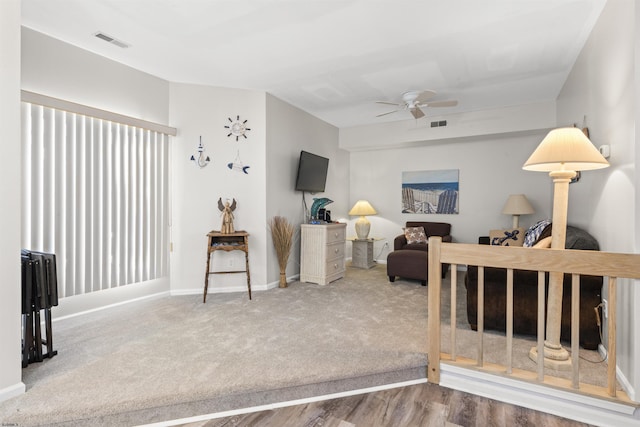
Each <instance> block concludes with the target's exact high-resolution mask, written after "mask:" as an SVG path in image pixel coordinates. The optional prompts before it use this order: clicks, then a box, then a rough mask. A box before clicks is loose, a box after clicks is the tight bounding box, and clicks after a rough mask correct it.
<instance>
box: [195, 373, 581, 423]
mask: <svg viewBox="0 0 640 427" xmlns="http://www.w3.org/2000/svg"><path fill="white" fill-rule="evenodd" d="M587 425H588V424H583V423H578V422H575V421H571V420H568V419H565V418H560V417H556V416H554V415H549V414H546V413H544V412H538V411H534V410H531V409H526V408H522V407H519V406H514V405H509V404H506V403H502V402H498V401H496V400H492V399H488V398H484V397H480V396H476V395H473V394H469V393H463V392H460V391H456V390H451V389H448V388H444V387H440V386H437V385H433V384H418V385H412V386H408V387H401V388H395V389H390V390H384V391H378V392H375V393H367V394H361V395H357V396H350V397H344V398H340V399H332V400H325V401H321V402H314V403H308V404H304V405H297V406H290V407H286V408H280V409H274V410H268V411H261V412H254V413H250V414H243V415H236V416H232V417H227V418H218V419H214V420H209V421H202V422H197V423H190V424H184V426H186V427H231V426H251V427H267V426H269V427H284V426H292V427H293V426H295V427H298V426H300V427H302V426H304V427H319V426H323V427H353V426H357V427H385V426H389V427H391V426H393V427H397V426H410V427H414V426H429V427H431V426H434V427H436V426H464V427H468V426H482V427H485V426H509V427H511V426H532V427H533V426H545V427H569V426H587Z"/></svg>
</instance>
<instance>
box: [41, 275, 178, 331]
mask: <svg viewBox="0 0 640 427" xmlns="http://www.w3.org/2000/svg"><path fill="white" fill-rule="evenodd" d="M168 294H169V278H168V277H163V278H161V279H154V280H148V281H146V282H141V283H132V284H130V285H126V286H120V287H117V288H111V289H104V290H102V291H96V292H90V293H88V294H82V295H74V296H72V297H67V298H60V301H59V303H58V306H56V307H53V309H52V310H51V314H52V320H53V321H54V322H55V321H58V320H62V319H69V318H71V317H75V316H81V315H83V314H87V313H92V312H94V311H100V310H104V309H107V308H111V307H117V306H119V305H122V304H129V303H131V302H134V301H140V300H144V299H148V298H158V297H161V296H163V295H168Z"/></svg>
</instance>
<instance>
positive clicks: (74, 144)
mask: <svg viewBox="0 0 640 427" xmlns="http://www.w3.org/2000/svg"><path fill="white" fill-rule="evenodd" d="M22 139H23V141H22V144H23V151H22V156H23V159H22V163H23V168H22V171H23V177H22V178H23V181H22V190H23V198H22V200H23V201H22V204H23V206H22V212H23V215H22V217H23V222H22V246H23V248H25V249H30V250H36V251H42V252H50V253H54V254H55V255H56V263H57V271H58V287H59V290H58V291H59V295H60V296H61V297H69V296H72V295H78V294H84V293H89V292H94V291H98V290H102V289H109V288H114V287H118V286H123V285H128V284H131V283H138V282H143V281H147V280H152V279H156V278H160V277H164V276H167V275H168V262H169V231H168V230H169V218H168V214H169V200H168V194H169V136H168V135H167V134H165V133H163V132H160V131H154V130H148V129H143V128H139V127H136V126H132V125H128V124H121V123H117V122H113V121H109V120H103V119H99V118H95V117H90V116H87V115H82V114H77V113H71V112H67V111H63V110H59V109H55V108H50V107H45V106H42V105H36V104H32V103H29V102H23V103H22Z"/></svg>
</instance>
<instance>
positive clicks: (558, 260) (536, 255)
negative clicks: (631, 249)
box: [427, 236, 640, 402]
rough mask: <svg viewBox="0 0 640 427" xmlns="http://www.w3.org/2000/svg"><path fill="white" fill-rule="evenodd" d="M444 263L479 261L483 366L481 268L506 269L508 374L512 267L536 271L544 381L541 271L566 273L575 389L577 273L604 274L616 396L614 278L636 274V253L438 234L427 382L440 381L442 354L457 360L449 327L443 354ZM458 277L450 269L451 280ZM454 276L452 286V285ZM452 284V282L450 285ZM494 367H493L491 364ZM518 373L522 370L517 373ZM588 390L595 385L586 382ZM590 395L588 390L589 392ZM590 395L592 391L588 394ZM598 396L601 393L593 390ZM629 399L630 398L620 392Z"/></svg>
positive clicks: (611, 388)
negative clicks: (449, 239) (448, 349)
mask: <svg viewBox="0 0 640 427" xmlns="http://www.w3.org/2000/svg"><path fill="white" fill-rule="evenodd" d="M442 264H451V265H452V268H456V266H457V265H458V264H466V265H475V266H478V312H477V333H478V358H477V360H476V363H477V366H478V367H480V369H482V367H483V365H484V362H483V348H482V346H483V339H482V337H483V335H484V334H483V317H484V315H483V309H484V301H483V300H484V290H483V286H484V268H485V267H496V268H504V269H507V327H506V338H507V346H506V347H507V352H508V353H507V357H506V361H507V362H506V363H507V366H506V367H504V368H505V370H504V371H503V372H506V374H507V375H510V374H511V373H512V366H511V365H512V361H511V354H509V353H510V352H511V351H512V334H513V271H514V270H530V271H537V272H538V343H537V349H538V351H537V353H538V370H537V378H538V381H539V382H543V381H544V383H546V382H547V379H546V376H545V374H544V366H543V363H542V358H543V336H544V332H543V331H544V312H545V303H546V301H545V297H544V295H545V273H546V272H558V273H569V274H571V275H572V280H571V289H572V292H571V299H572V304H571V306H572V312H571V319H572V327H571V353H572V358H573V360H572V362H573V366H574V370H573V375H572V378H571V381H570V383H569V384H570V386H569V387H568V389H574V390H575V389H579V388H580V383H579V373H578V355H579V300H580V280H579V279H580V275H590V276H604V277H608V279H609V280H608V289H609V323H608V338H609V340H608V343H607V344H608V345H607V347H608V350H607V351H608V369H607V394H608V395H609V396H610V397H616V377H615V374H616V284H617V278H628V279H640V255H639V254H621V253H612V252H599V251H585V250H558V249H534V248H522V247H504V246H487V245H474V244H462V243H442V239H441V238H440V237H437V236H434V237H431V238H429V288H428V298H429V307H428V310H429V316H428V328H429V330H428V339H429V343H428V357H429V360H428V362H429V365H428V371H427V377H428V380H429V381H430V382H433V383H436V384H438V383H439V382H440V362H441V357H442V356H444V357H445V358H446V359H447V360H448V363H456V351H455V346H456V341H455V332H454V331H452V332H451V339H452V340H451V345H452V354H451V355H444V354H441V341H440V340H441V337H440V334H441V331H440V326H441V325H440V323H441V322H440V312H441V310H440V301H441V286H442V278H441V275H440V272H441V271H442V270H441V268H442ZM455 277H457V276H456V274H453V272H452V280H453V278H455ZM454 283H456V282H453V281H452V285H454ZM452 288H454V286H452ZM455 298H456V296H455V291H454V290H453V289H452V302H453V301H455ZM455 309H456V307H455V305H452V307H451V311H452V314H451V318H452V322H451V323H452V328H455V326H456V325H455V321H454V320H453V319H454V318H455ZM460 365H461V366H469V361H468V359H465V361H464V362H460ZM493 366H494V367H492V369H491V370H492V371H493V372H495V365H493ZM519 375H520V377H522V375H521V374H519ZM587 388H588V389H589V390H592V389H593V387H590V386H589V387H587ZM589 394H592V393H591V392H590V393H589ZM592 395H593V394H592ZM595 395H596V396H597V397H602V396H601V395H600V394H595ZM624 397H625V400H626V401H627V402H629V399H628V397H626V395H625V396H624Z"/></svg>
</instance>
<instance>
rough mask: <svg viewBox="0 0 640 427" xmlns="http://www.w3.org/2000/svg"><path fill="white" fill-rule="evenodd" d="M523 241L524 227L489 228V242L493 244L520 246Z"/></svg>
mask: <svg viewBox="0 0 640 427" xmlns="http://www.w3.org/2000/svg"><path fill="white" fill-rule="evenodd" d="M522 242H524V228H512V229H508V230H491V231H490V232H489V244H490V245H494V246H522Z"/></svg>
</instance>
